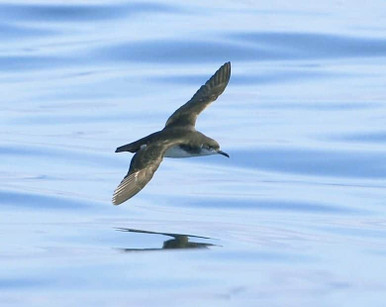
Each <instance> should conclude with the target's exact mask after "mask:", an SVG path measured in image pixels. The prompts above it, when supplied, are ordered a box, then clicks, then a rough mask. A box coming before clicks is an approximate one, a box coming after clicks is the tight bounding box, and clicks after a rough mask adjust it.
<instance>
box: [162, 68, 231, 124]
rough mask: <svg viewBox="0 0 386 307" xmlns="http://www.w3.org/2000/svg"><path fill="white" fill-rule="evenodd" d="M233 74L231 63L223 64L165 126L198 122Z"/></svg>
mask: <svg viewBox="0 0 386 307" xmlns="http://www.w3.org/2000/svg"><path fill="white" fill-rule="evenodd" d="M230 76H231V63H230V62H227V63H225V64H224V65H223V66H221V67H220V68H219V69H218V70H217V71H216V72H215V74H214V75H213V76H212V77H211V78H210V79H209V80H208V81H207V82H206V83H205V84H204V85H203V86H201V87H200V89H199V90H198V91H197V92H196V93H195V94H194V96H193V97H192V99H190V100H189V101H188V102H187V103H185V104H184V105H183V106H181V107H180V108H179V109H177V110H176V111H175V112H174V113H173V114H172V116H170V117H169V119H168V120H167V122H166V125H165V127H171V126H181V125H184V126H185V125H188V126H194V125H195V124H196V119H197V116H198V115H199V114H200V113H201V112H202V111H203V110H204V109H205V108H206V107H207V106H208V105H209V104H210V103H211V102H212V101H215V100H216V99H217V97H218V96H220V95H221V94H222V92H224V90H225V88H226V86H227V85H228V82H229V78H230Z"/></svg>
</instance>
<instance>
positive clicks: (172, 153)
mask: <svg viewBox="0 0 386 307" xmlns="http://www.w3.org/2000/svg"><path fill="white" fill-rule="evenodd" d="M195 156H197V155H193V154H191V153H189V152H186V151H185V150H183V149H181V147H180V146H178V145H177V146H173V147H170V148H169V149H168V150H167V151H166V152H165V154H164V157H167V158H189V157H195Z"/></svg>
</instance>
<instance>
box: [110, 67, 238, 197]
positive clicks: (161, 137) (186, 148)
mask: <svg viewBox="0 0 386 307" xmlns="http://www.w3.org/2000/svg"><path fill="white" fill-rule="evenodd" d="M230 73H231V66H230V63H229V62H228V63H225V64H224V65H223V66H221V67H220V68H219V70H217V71H216V73H215V74H214V75H213V76H212V77H211V78H210V79H209V80H208V81H207V82H206V83H205V84H204V85H203V86H201V88H200V89H199V90H198V91H197V92H196V94H195V95H194V96H193V97H192V99H191V100H190V101H188V102H187V103H186V104H184V105H183V106H181V107H180V108H179V109H177V110H176V111H175V112H174V113H173V114H172V115H171V116H170V117H169V119H168V120H167V122H166V125H165V127H164V129H162V130H161V131H158V132H155V133H152V134H150V135H148V136H146V137H144V138H142V139H139V140H137V141H135V142H132V143H129V144H126V145H123V146H120V147H118V148H117V149H116V152H123V151H129V152H132V153H135V155H134V157H133V159H132V160H131V163H130V168H129V172H128V173H127V175H126V176H125V178H124V179H123V180H122V182H121V183H120V184H119V186H118V187H117V188H116V190H115V192H114V195H113V204H114V205H119V204H121V203H123V202H124V201H126V200H128V199H129V198H131V197H132V196H134V195H135V194H137V193H138V192H139V191H140V190H142V188H143V187H144V186H145V185H146V184H147V183H148V182H149V181H150V180H151V178H152V177H153V175H154V173H155V171H156V170H157V169H158V167H159V165H160V164H161V162H162V159H163V157H170V158H185V157H194V156H204V155H212V154H222V155H224V156H227V157H229V156H228V154H226V153H225V152H223V151H221V150H220V146H219V144H218V143H217V142H216V141H215V140H213V139H211V138H209V137H207V136H206V135H204V134H202V133H201V132H199V131H197V130H196V129H195V123H196V119H197V116H198V115H199V114H200V113H201V112H202V111H203V110H204V109H205V108H206V107H207V106H208V105H209V104H210V103H211V102H212V101H214V100H216V99H217V97H218V96H219V95H221V93H222V92H223V91H224V90H225V88H226V86H227V84H228V82H229V78H230Z"/></svg>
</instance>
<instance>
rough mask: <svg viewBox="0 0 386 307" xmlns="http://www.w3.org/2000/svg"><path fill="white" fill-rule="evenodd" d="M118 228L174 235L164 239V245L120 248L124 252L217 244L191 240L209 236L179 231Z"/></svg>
mask: <svg viewBox="0 0 386 307" xmlns="http://www.w3.org/2000/svg"><path fill="white" fill-rule="evenodd" d="M117 230H118V231H122V232H131V233H142V234H149V235H162V236H168V237H172V239H169V240H166V241H164V242H163V245H162V247H158V248H157V247H155V248H119V250H121V251H123V252H138V251H160V250H165V249H182V248H208V247H210V246H216V245H215V244H212V243H204V242H193V241H190V240H194V239H205V240H209V239H210V238H208V237H201V236H195V235H187V234H177V233H166V232H155V231H147V230H137V229H131V228H117Z"/></svg>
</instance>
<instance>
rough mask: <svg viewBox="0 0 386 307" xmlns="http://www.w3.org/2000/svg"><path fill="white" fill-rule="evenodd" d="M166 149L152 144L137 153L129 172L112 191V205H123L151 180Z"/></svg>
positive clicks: (162, 145)
mask: <svg viewBox="0 0 386 307" xmlns="http://www.w3.org/2000/svg"><path fill="white" fill-rule="evenodd" d="M167 148H169V146H168V145H164V144H152V145H150V146H145V147H143V148H141V149H140V150H138V151H137V153H136V154H135V155H134V157H133V159H132V160H131V164H130V169H129V172H128V173H127V175H126V176H125V178H123V180H122V181H121V183H120V184H119V185H118V187H117V188H116V189H115V191H114V195H113V199H112V201H113V204H114V205H119V204H121V203H123V202H124V201H126V200H128V199H129V198H131V197H133V196H134V195H135V194H137V193H138V192H139V191H141V190H142V189H143V188H144V186H145V185H146V184H147V183H148V182H149V181H150V180H151V178H153V175H154V173H155V171H156V170H157V169H158V167H159V165H160V164H161V162H162V159H163V155H164V153H165V151H166V150H167Z"/></svg>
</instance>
